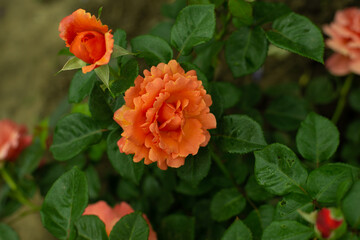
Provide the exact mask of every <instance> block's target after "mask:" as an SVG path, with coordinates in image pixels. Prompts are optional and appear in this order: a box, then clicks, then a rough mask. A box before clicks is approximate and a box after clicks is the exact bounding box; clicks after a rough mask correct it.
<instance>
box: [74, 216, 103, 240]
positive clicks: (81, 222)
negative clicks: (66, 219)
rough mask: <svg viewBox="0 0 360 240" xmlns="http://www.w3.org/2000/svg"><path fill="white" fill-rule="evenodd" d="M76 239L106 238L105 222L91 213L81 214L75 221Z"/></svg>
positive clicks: (100, 239)
mask: <svg viewBox="0 0 360 240" xmlns="http://www.w3.org/2000/svg"><path fill="white" fill-rule="evenodd" d="M75 226H76V231H77V238H76V239H77V240H87V239H98V240H107V239H108V236H107V234H106V231H105V224H104V223H103V222H102V221H101V220H100V219H99V218H98V217H97V216H93V215H85V216H81V217H80V218H79V219H78V220H77V221H76V223H75Z"/></svg>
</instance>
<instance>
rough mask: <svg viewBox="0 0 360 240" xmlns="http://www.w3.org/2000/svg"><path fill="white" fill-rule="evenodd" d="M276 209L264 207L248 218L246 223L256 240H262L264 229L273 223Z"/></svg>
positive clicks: (254, 211) (269, 206)
mask: <svg viewBox="0 0 360 240" xmlns="http://www.w3.org/2000/svg"><path fill="white" fill-rule="evenodd" d="M273 216H274V207H273V206H272V205H268V204H266V205H262V206H260V207H259V208H258V209H257V210H256V209H254V210H252V211H251V212H250V214H249V215H248V216H247V217H246V219H245V221H244V223H245V224H246V225H247V226H248V227H249V229H250V230H251V232H252V234H253V238H254V239H255V240H257V239H259V240H260V239H261V236H262V234H263V231H264V229H266V227H267V226H269V224H270V223H271V222H272V221H273Z"/></svg>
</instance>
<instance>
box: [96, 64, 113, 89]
mask: <svg viewBox="0 0 360 240" xmlns="http://www.w3.org/2000/svg"><path fill="white" fill-rule="evenodd" d="M94 71H95V73H96V75H97V76H98V77H99V78H100V80H101V81H102V83H103V84H105V86H106V88H107V89H109V90H110V86H109V77H110V75H109V74H110V72H109V65H102V66H100V67H97V68H95V69H94Z"/></svg>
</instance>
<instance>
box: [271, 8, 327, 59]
mask: <svg viewBox="0 0 360 240" xmlns="http://www.w3.org/2000/svg"><path fill="white" fill-rule="evenodd" d="M272 27H273V29H274V30H270V31H268V32H266V36H267V38H268V39H269V41H270V42H271V43H272V44H274V45H275V46H277V47H280V48H283V49H286V50H288V51H290V52H294V53H297V54H299V55H301V56H304V57H308V58H311V59H313V60H315V61H318V62H320V63H324V60H323V55H324V40H323V37H322V34H321V32H320V30H319V29H318V28H317V27H316V26H315V25H314V24H313V23H312V22H311V21H310V20H309V19H308V18H306V17H304V16H301V15H298V14H296V13H289V14H288V15H285V16H283V17H281V18H277V19H276V20H275V21H274V23H273V25H272Z"/></svg>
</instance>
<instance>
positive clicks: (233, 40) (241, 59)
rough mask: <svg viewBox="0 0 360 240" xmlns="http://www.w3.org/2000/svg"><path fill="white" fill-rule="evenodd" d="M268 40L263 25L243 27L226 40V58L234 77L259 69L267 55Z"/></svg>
mask: <svg viewBox="0 0 360 240" xmlns="http://www.w3.org/2000/svg"><path fill="white" fill-rule="evenodd" d="M267 48H268V42H267V40H266V36H265V32H264V30H263V29H262V28H261V27H255V28H249V27H242V28H239V29H238V30H237V31H235V32H233V33H232V34H231V36H230V37H229V38H228V40H226V42H225V59H226V62H227V64H228V65H229V67H230V69H231V72H232V73H233V75H234V77H236V78H237V77H241V76H244V75H248V74H250V73H253V72H255V71H256V70H258V69H259V68H260V67H261V66H262V65H263V63H264V61H265V58H266V55H267Z"/></svg>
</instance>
